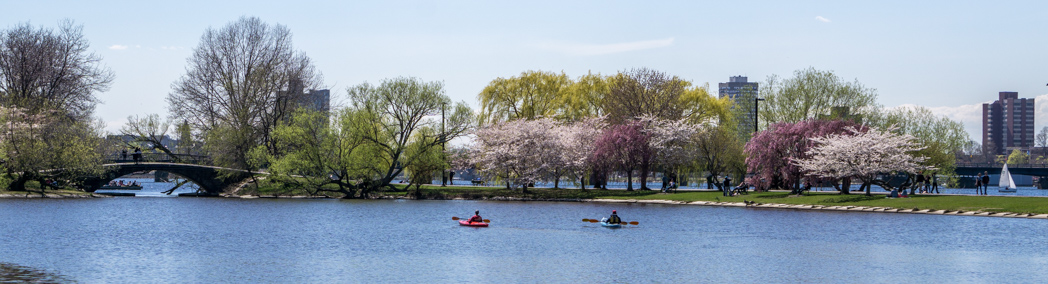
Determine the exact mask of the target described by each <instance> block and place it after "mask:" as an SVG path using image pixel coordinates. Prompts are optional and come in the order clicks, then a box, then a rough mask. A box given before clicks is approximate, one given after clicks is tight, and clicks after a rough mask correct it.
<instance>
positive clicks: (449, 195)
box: [256, 184, 1048, 214]
mask: <svg viewBox="0 0 1048 284" xmlns="http://www.w3.org/2000/svg"><path fill="white" fill-rule="evenodd" d="M394 187H395V188H397V190H395V191H384V192H376V193H375V195H376V196H388V197H407V196H411V197H412V198H413V197H414V193H415V192H414V187H412V188H411V190H410V191H409V190H407V189H406V188H407V186H406V185H401V184H397V185H394ZM260 189H262V190H260V191H261V192H257V193H261V194H263V195H272V194H276V195H304V194H303V193H304V192H302V191H301V190H296V189H294V188H293V187H286V186H282V185H278V184H267V185H266V186H263V187H262V188H260ZM257 193H256V194H257ZM330 195H331V194H329V196H330ZM330 197H335V198H338V197H341V196H330ZM421 198H422V199H454V198H464V199H526V200H577V199H597V198H600V199H638V200H673V201H683V202H692V201H713V202H743V201H754V202H759V203H778V204H804V205H824V206H865V207H891V208H897V209H914V208H917V209H933V210H948V211H958V210H960V211H983V212H1013V213H1033V214H1048V198H1045V197H1005V196H958V195H917V196H913V197H910V198H894V199H890V198H885V196H884V195H874V196H865V195H862V194H851V195H839V194H837V193H831V192H825V193H824V192H814V193H808V194H805V195H801V196H796V195H789V193H786V192H761V193H750V194H747V195H741V196H735V197H724V196H721V193H720V192H719V191H717V192H681V193H658V192H657V191H640V190H638V191H624V190H598V189H586V190H582V189H578V188H565V189H550V188H531V189H528V192H521V190H520V189H513V190H508V189H506V188H505V187H488V186H461V185H456V186H446V187H441V186H438V185H424V186H422V191H421Z"/></svg>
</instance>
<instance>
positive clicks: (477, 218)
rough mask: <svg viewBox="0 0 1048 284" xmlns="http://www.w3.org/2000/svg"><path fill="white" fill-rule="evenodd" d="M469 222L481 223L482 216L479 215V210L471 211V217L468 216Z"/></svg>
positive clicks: (482, 220)
mask: <svg viewBox="0 0 1048 284" xmlns="http://www.w3.org/2000/svg"><path fill="white" fill-rule="evenodd" d="M469 222H470V223H483V222H484V218H481V217H480V210H477V211H475V212H473V217H469Z"/></svg>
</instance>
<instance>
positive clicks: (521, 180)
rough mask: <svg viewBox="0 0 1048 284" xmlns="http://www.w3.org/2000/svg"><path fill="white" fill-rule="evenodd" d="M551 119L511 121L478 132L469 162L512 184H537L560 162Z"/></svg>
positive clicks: (507, 184)
mask: <svg viewBox="0 0 1048 284" xmlns="http://www.w3.org/2000/svg"><path fill="white" fill-rule="evenodd" d="M555 125H556V124H555V123H554V121H553V120H552V119H545V118H544V119H536V120H513V121H508V122H501V123H496V124H492V125H490V126H488V127H485V128H482V129H479V130H477V131H476V133H475V135H476V138H475V140H474V141H475V143H476V145H475V147H474V148H473V153H472V156H473V157H472V161H473V163H474V164H476V165H477V167H478V169H480V170H481V171H484V172H486V173H488V174H491V175H494V176H496V177H498V178H500V179H502V180H503V181H505V182H506V187H507V188H510V187H511V184H516V185H522V186H523V188H524V191H526V190H527V185H528V184H531V183H534V182H536V181H539V180H540V179H541V178H542V177H543V176H544V175H545V174H547V173H548V172H550V171H551V170H552V169H553V168H554V167H556V166H555V165H556V164H557V163H559V161H560V160H561V158H560V156H559V153H558V151H556V149H559V144H560V143H559V142H558V139H557V137H555V136H554V135H553V133H552V131H551V129H552V128H553V127H554V126H555Z"/></svg>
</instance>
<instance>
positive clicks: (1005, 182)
mask: <svg viewBox="0 0 1048 284" xmlns="http://www.w3.org/2000/svg"><path fill="white" fill-rule="evenodd" d="M997 186H998V187H999V188H998V189H997V191H998V192H1015V180H1014V179H1012V173H1011V172H1009V171H1008V164H1007V163H1005V164H1004V168H1001V182H999V183H998V184H997Z"/></svg>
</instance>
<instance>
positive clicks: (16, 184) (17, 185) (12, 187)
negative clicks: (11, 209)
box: [7, 174, 29, 191]
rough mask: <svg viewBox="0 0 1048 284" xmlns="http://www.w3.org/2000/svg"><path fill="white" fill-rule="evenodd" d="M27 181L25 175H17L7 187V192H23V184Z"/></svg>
mask: <svg viewBox="0 0 1048 284" xmlns="http://www.w3.org/2000/svg"><path fill="white" fill-rule="evenodd" d="M27 181H29V178H27V177H26V175H25V174H22V175H19V176H18V178H16V179H15V180H14V181H12V182H11V184H9V185H7V190H9V191H25V183H26V182H27Z"/></svg>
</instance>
